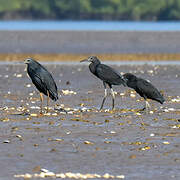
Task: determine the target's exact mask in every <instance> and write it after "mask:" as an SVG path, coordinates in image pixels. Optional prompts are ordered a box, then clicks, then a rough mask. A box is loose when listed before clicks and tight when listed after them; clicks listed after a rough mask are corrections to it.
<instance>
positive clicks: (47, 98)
mask: <svg viewBox="0 0 180 180" xmlns="http://www.w3.org/2000/svg"><path fill="white" fill-rule="evenodd" d="M48 111H49V92H48V91H47V112H48Z"/></svg>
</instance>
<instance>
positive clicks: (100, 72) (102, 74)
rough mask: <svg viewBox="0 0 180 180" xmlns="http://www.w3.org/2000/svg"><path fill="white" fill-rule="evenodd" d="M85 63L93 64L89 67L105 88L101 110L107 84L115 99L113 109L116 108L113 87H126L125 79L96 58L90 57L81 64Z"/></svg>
mask: <svg viewBox="0 0 180 180" xmlns="http://www.w3.org/2000/svg"><path fill="white" fill-rule="evenodd" d="M84 61H88V62H91V64H90V65H89V69H90V71H91V73H93V74H94V75H95V76H96V77H98V78H99V79H101V80H102V81H103V84H104V88H105V96H104V99H103V102H102V105H101V108H102V107H103V105H104V101H105V99H106V96H107V92H106V84H108V86H109V87H110V88H111V92H112V97H113V108H114V99H115V95H114V92H113V89H112V85H121V84H123V85H124V86H126V80H125V78H124V77H123V76H121V74H120V73H119V72H117V71H116V70H115V69H113V68H111V67H109V66H107V65H105V64H102V63H101V62H100V60H99V59H98V58H97V57H96V56H90V57H88V59H85V60H82V61H81V62H84Z"/></svg>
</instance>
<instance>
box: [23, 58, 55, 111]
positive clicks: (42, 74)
mask: <svg viewBox="0 0 180 180" xmlns="http://www.w3.org/2000/svg"><path fill="white" fill-rule="evenodd" d="M24 63H25V64H27V73H28V75H29V77H30V78H31V80H32V83H33V84H34V85H35V86H36V88H37V89H38V90H39V92H40V100H41V113H42V103H43V94H45V95H46V96H47V111H48V106H49V97H50V98H51V99H52V100H54V101H56V100H57V99H58V92H57V86H56V83H55V81H54V79H53V77H52V75H51V74H50V73H49V72H48V71H47V70H46V68H45V67H43V66H42V65H41V64H40V63H38V62H37V61H35V60H34V59H31V58H29V59H26V60H25V62H24Z"/></svg>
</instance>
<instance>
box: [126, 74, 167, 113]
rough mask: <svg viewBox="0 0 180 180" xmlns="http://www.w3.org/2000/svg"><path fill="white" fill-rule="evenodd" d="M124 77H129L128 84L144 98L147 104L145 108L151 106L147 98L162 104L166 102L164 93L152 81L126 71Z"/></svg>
mask: <svg viewBox="0 0 180 180" xmlns="http://www.w3.org/2000/svg"><path fill="white" fill-rule="evenodd" d="M123 77H124V78H126V79H127V86H128V87H130V88H133V89H134V90H135V91H136V92H137V93H138V94H139V95H140V96H141V97H143V98H144V100H145V103H146V104H145V107H144V108H143V110H145V109H146V110H147V108H148V107H149V108H150V104H149V103H148V101H147V99H152V100H155V101H157V102H159V103H161V104H163V103H164V101H165V99H164V97H163V95H162V94H161V93H160V92H159V91H158V89H157V88H155V87H154V86H153V85H152V84H151V83H150V82H148V81H146V80H145V79H142V78H138V77H136V76H135V75H133V74H131V73H126V74H124V75H123Z"/></svg>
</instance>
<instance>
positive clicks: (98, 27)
mask: <svg viewBox="0 0 180 180" xmlns="http://www.w3.org/2000/svg"><path fill="white" fill-rule="evenodd" d="M0 30H10V31H14V30H26V31H27V30H29V31H40V30H45V31H50V30H53V31H59V30H65V31H72V30H73V31H85V30H89V31H92V30H94V31H180V21H164V22H162V21H160V22H146V21H143V22H132V21H0Z"/></svg>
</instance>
